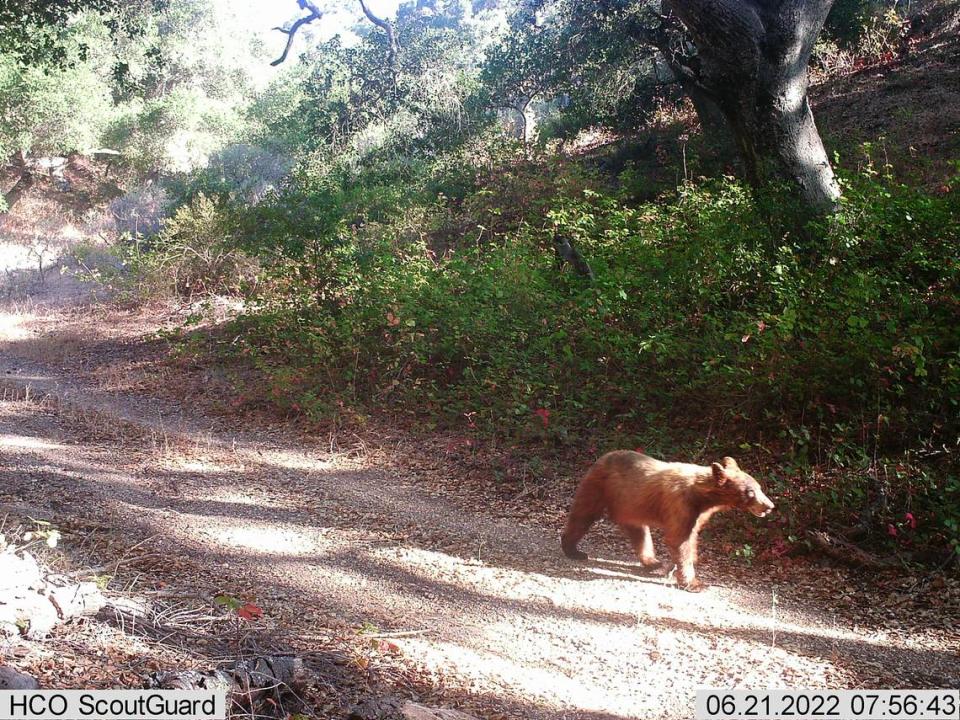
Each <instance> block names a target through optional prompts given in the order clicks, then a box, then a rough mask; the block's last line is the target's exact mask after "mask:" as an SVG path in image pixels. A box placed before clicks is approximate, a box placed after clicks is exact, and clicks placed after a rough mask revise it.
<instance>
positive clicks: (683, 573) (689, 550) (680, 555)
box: [674, 531, 707, 592]
mask: <svg viewBox="0 0 960 720" xmlns="http://www.w3.org/2000/svg"><path fill="white" fill-rule="evenodd" d="M674 555H675V558H676V563H677V585H679V586H680V587H682V588H683V589H684V590H687V591H688V592H701V591H703V590H705V589H706V587H707V586H706V585H704V584H703V583H702V582H701V581H700V579H699V578H697V571H696V564H697V533H696V532H695V531H694V532H692V533H691V534H690V535H689V536H688V537H687V538H686V539H685V540H684V541H683V542H681V543H680V544H679V545H678V546H677V549H676V551H675V553H674Z"/></svg>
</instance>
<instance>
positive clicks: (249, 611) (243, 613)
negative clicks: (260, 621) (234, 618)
mask: <svg viewBox="0 0 960 720" xmlns="http://www.w3.org/2000/svg"><path fill="white" fill-rule="evenodd" d="M237 615H239V616H240V617H241V618H243V619H244V620H256V619H257V618H261V617H263V610H262V609H261V608H259V607H257V606H256V605H254V604H253V603H247V604H246V605H244V606H243V607H240V608H237Z"/></svg>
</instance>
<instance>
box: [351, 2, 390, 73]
mask: <svg viewBox="0 0 960 720" xmlns="http://www.w3.org/2000/svg"><path fill="white" fill-rule="evenodd" d="M360 7H361V8H362V9H363V14H364V15H366V16H367V20H369V21H370V22H372V23H373V24H374V25H376V26H377V27H378V28H380V29H381V30H383V31H384V32H385V33H386V34H387V44H388V50H387V62H388V63H389V64H390V69H391V70H392V71H393V72H394V73H396V71H397V51H398V50H399V49H400V43H399V42H398V41H397V33H396V31H395V30H394V28H393V23H391V22H389V21H387V20H384V19H383V18H379V17H377V16H376V15H374V14H373V13H372V12H371V11H370V8H368V7H367V4H366V3H365V2H364V1H363V0H360Z"/></svg>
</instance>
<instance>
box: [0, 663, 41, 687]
mask: <svg viewBox="0 0 960 720" xmlns="http://www.w3.org/2000/svg"><path fill="white" fill-rule="evenodd" d="M39 687H40V685H39V684H38V683H37V679H36V678H35V677H33V676H32V675H27V674H26V673H22V672H17V671H16V670H14V669H13V668H9V667H6V666H4V665H0V690H36V689H37V688H39Z"/></svg>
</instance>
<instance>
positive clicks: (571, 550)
mask: <svg viewBox="0 0 960 720" xmlns="http://www.w3.org/2000/svg"><path fill="white" fill-rule="evenodd" d="M729 508H739V509H741V510H746V511H749V512H751V513H753V514H754V515H756V516H757V517H765V516H767V515H768V514H769V513H770V512H771V511H772V510H773V509H774V504H773V503H772V502H771V501H770V499H769V498H768V497H767V496H766V495H765V494H764V492H763V490H762V489H761V488H760V483H758V482H757V481H756V480H755V479H753V478H752V477H750V475H748V474H747V473H745V472H743V471H742V470H741V469H740V468H739V466H738V465H737V461H736V460H734V459H733V458H731V457H725V458H723V459H722V460H721V461H720V462H718V463H717V462H715V463H713V464H711V465H709V466H703V465H693V464H690V463H676V462H662V461H660V460H656V459H654V458H652V457H648V456H646V455H642V454H640V453H638V452H633V451H632V450H615V451H613V452H610V453H607V454H606V455H604V456H603V457H601V458H600V459H599V460H597V462H596V463H594V465H593V467H592V468H591V469H590V471H589V472H588V473H587V474H586V476H584V478H583V480H581V481H580V485H579V487H577V491H576V494H575V495H574V498H573V504H572V505H571V507H570V512H569V514H568V515H567V523H566V527H565V528H564V531H563V535H562V537H561V547H562V549H563V552H564V554H565V555H566V556H567V557H569V558H572V559H574V560H586V559H587V554H586V553H584V552H582V551H580V550H578V549H577V544H578V543H579V542H580V539H581V538H582V537H583V536H584V535H585V534H586V532H587V530H589V529H590V526H591V525H593V523H595V522H596V521H597V520H599V519H600V518H601V517H602V516H603V515H604V513H606V515H607V516H608V517H609V518H610V520H611V521H613V522H614V523H615V524H616V525H617V526H619V527H620V529H621V530H622V531H623V532H624V534H625V535H626V536H627V538H628V539H629V540H630V543H631V544H632V545H633V549H634V551H635V552H636V554H637V558H638V559H639V561H640V564H641V565H643V566H644V567H646V568H650V569H653V568H658V567H659V568H661V569H664V570H667V569H668V568H667V567H665V566H662V565H661V563H660V561H659V560H658V559H657V556H656V553H655V551H654V549H653V539H652V538H651V536H650V528H651V527H657V528H660V529H662V530H663V534H664V541H665V543H666V545H667V548H668V550H669V551H670V557H671V559H672V561H673V566H674V567H675V568H676V572H677V584H678V585H679V586H680V587H682V588H684V589H686V590H688V591H690V592H700V591H701V590H703V589H704V588H705V587H706V585H704V584H703V583H702V582H701V581H700V579H699V578H697V576H696V563H697V535H698V534H699V533H700V530H701V529H703V526H704V525H705V524H706V523H707V521H708V520H709V519H710V517H711V516H712V515H713V514H714V513H715V512H717V511H719V510H726V509H729Z"/></svg>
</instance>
